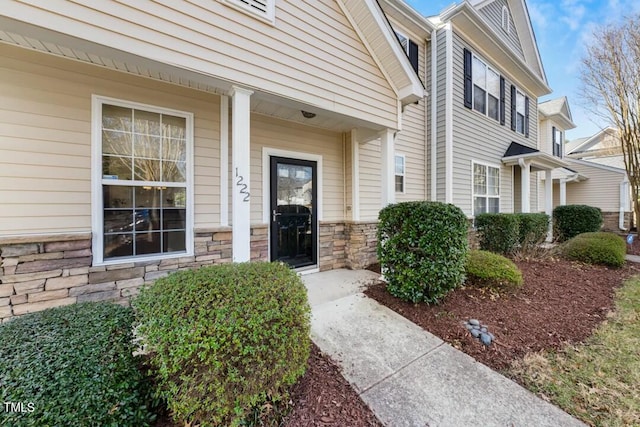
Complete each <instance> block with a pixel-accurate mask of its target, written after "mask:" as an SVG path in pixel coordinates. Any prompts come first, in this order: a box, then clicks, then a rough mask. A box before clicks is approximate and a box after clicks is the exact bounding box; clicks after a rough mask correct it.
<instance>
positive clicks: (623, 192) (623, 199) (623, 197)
mask: <svg viewBox="0 0 640 427" xmlns="http://www.w3.org/2000/svg"><path fill="white" fill-rule="evenodd" d="M628 206H629V181H628V180H627V177H626V176H625V177H624V180H623V181H622V182H621V183H620V216H619V217H618V228H619V229H620V230H622V231H627V228H626V227H625V226H624V213H625V211H626V210H627V207H628Z"/></svg>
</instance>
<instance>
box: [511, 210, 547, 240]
mask: <svg viewBox="0 0 640 427" xmlns="http://www.w3.org/2000/svg"><path fill="white" fill-rule="evenodd" d="M514 215H515V216H516V217H517V218H518V230H519V234H518V243H519V244H520V247H522V248H528V247H530V246H532V245H537V244H539V243H541V242H543V241H544V240H545V239H546V238H547V232H548V230H549V215H547V214H543V213H517V214H514Z"/></svg>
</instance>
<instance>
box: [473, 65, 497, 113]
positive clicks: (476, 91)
mask: <svg viewBox="0 0 640 427" xmlns="http://www.w3.org/2000/svg"><path fill="white" fill-rule="evenodd" d="M472 73H473V109H474V110H476V111H478V112H480V113H482V114H486V115H487V116H489V117H491V118H492V119H495V120H500V74H498V73H497V72H495V71H494V70H493V69H492V68H491V67H489V66H487V65H486V64H485V63H484V62H483V61H482V60H480V59H479V58H478V57H477V56H475V55H474V56H473V66H472Z"/></svg>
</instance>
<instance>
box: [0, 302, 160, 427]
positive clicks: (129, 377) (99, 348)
mask: <svg viewBox="0 0 640 427" xmlns="http://www.w3.org/2000/svg"><path fill="white" fill-rule="evenodd" d="M132 325H133V313H132V311H131V309H129V308H125V307H122V306H119V305H116V304H110V303H81V304H74V305H70V306H65V307H58V308H52V309H48V310H45V311H41V312H37V313H32V314H27V315H24V316H22V317H19V318H17V319H14V320H12V321H10V322H8V323H4V324H2V326H0V343H2V344H1V345H0V402H22V403H23V404H24V405H28V403H29V402H31V403H33V406H32V408H33V412H31V413H29V412H27V413H24V414H21V413H10V412H4V408H3V410H2V411H0V412H1V413H0V425H3V426H4V425H11V426H47V425H48V426H71V425H77V426H79V425H84V426H144V425H149V423H150V422H151V421H153V416H152V414H151V413H150V411H149V402H150V392H149V384H148V382H147V380H146V379H145V378H144V376H143V374H142V372H141V370H140V369H139V361H138V359H137V358H135V357H134V356H133V351H134V350H135V347H134V345H133V344H132ZM26 408H27V410H28V408H29V406H26Z"/></svg>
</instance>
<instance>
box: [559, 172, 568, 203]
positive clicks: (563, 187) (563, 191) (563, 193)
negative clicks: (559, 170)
mask: <svg viewBox="0 0 640 427" xmlns="http://www.w3.org/2000/svg"><path fill="white" fill-rule="evenodd" d="M566 204H567V181H565V180H564V179H561V180H560V206H564V205H566Z"/></svg>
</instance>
